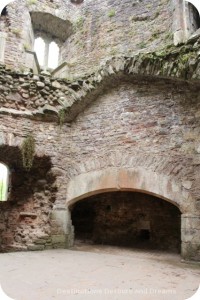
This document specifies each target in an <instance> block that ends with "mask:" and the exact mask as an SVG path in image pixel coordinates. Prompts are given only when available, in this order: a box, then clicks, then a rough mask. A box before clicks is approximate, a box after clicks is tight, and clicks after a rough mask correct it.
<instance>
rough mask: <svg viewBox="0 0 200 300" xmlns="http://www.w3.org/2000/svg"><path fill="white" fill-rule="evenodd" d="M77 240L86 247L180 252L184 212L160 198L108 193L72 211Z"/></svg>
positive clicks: (135, 194) (77, 205)
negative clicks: (91, 244) (106, 246)
mask: <svg viewBox="0 0 200 300" xmlns="http://www.w3.org/2000/svg"><path fill="white" fill-rule="evenodd" d="M71 216H72V224H73V226H74V229H75V239H76V240H77V241H81V242H83V243H94V244H104V245H117V246H129V247H133V248H143V249H161V250H168V251H174V252H179V251H180V243H181V239H180V216H181V213H180V210H179V209H178V208H177V207H176V206H175V205H173V204H171V203H169V202H167V201H165V200H162V199H160V198H158V197H155V196H152V195H148V194H144V193H137V192H126V191H124V192H108V193H102V194H98V195H94V196H91V197H88V198H86V199H84V200H81V201H78V202H76V203H75V204H74V205H73V207H72V208H71Z"/></svg>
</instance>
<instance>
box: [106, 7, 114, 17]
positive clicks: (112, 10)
mask: <svg viewBox="0 0 200 300" xmlns="http://www.w3.org/2000/svg"><path fill="white" fill-rule="evenodd" d="M108 16H109V17H110V18H112V17H114V16H115V10H114V9H111V10H110V11H109V12H108Z"/></svg>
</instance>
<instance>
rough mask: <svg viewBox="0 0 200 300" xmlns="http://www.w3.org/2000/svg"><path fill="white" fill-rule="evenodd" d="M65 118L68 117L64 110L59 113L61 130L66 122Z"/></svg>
mask: <svg viewBox="0 0 200 300" xmlns="http://www.w3.org/2000/svg"><path fill="white" fill-rule="evenodd" d="M65 117H66V113H65V110H64V108H62V109H60V110H59V112H58V120H59V125H60V128H61V127H62V126H63V124H64V122H65Z"/></svg>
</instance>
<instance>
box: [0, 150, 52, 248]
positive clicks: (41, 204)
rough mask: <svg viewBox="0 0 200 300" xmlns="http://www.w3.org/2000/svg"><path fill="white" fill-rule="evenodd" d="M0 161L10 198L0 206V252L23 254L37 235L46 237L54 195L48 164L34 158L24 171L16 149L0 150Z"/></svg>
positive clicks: (42, 159)
mask: <svg viewBox="0 0 200 300" xmlns="http://www.w3.org/2000/svg"><path fill="white" fill-rule="evenodd" d="M0 161H1V162H3V163H5V164H6V165H7V166H8V167H9V170H10V194H9V197H8V200H7V201H4V202H0V244H1V251H7V250H10V249H15V250H17V249H20V250H21V249H24V250H26V246H27V245H28V244H30V243H31V242H33V241H34V238H36V236H37V232H41V231H43V232H46V234H49V233H50V232H49V226H50V223H49V222H50V220H49V215H50V212H51V210H52V207H53V203H54V201H55V199H56V192H57V188H56V185H55V176H53V175H52V173H51V160H50V158H49V157H47V156H43V157H37V156H35V157H34V161H33V166H32V168H31V170H30V171H26V170H25V169H24V168H23V165H22V158H21V151H20V149H19V148H18V147H11V146H1V147H0ZM16 245H17V246H16ZM23 246H24V247H25V248H23ZM18 247H19V248H18Z"/></svg>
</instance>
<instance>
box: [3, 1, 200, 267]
mask: <svg viewBox="0 0 200 300" xmlns="http://www.w3.org/2000/svg"><path fill="white" fill-rule="evenodd" d="M195 4H196V2H195V1H189V0H188V1H186V0H159V1H154V0H127V1H121V0H96V1H94V0H15V1H10V3H8V4H7V6H6V7H4V9H3V10H2V12H1V17H0V251H1V252H5V251H20V250H22V251H25V250H43V249H53V248H70V247H72V246H73V245H74V243H75V242H76V241H81V242H82V243H92V244H101V245H117V246H128V247H132V248H137V249H158V250H162V251H170V252H176V253H180V255H181V257H182V258H183V259H185V260H194V261H199V260H200V84H199V82H200V58H199V57H200V7H199V6H198V5H195Z"/></svg>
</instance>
